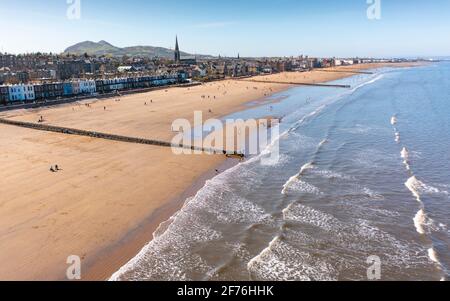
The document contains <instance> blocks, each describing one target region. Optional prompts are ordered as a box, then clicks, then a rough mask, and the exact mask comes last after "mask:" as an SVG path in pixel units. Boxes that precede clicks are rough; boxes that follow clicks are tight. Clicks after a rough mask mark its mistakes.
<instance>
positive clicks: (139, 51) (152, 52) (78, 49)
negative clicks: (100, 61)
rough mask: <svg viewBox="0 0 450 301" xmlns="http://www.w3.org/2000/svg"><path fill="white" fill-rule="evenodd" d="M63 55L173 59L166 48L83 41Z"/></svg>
mask: <svg viewBox="0 0 450 301" xmlns="http://www.w3.org/2000/svg"><path fill="white" fill-rule="evenodd" d="M64 53H70V54H77V55H83V54H85V53H87V54H89V55H96V56H101V55H112V56H116V57H121V56H124V55H127V56H130V57H134V56H140V57H151V58H153V57H156V56H157V57H162V58H173V57H174V51H173V50H171V49H168V48H163V47H153V46H133V47H124V48H120V47H116V46H114V45H111V44H110V43H108V42H106V41H100V42H98V43H96V42H91V41H85V42H81V43H78V44H75V45H73V46H70V47H69V48H67V49H66V50H64ZM181 55H182V56H191V55H192V54H189V53H186V52H181ZM199 56H200V57H204V56H203V55H199Z"/></svg>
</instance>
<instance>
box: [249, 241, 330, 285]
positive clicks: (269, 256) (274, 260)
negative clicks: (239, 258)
mask: <svg viewBox="0 0 450 301" xmlns="http://www.w3.org/2000/svg"><path fill="white" fill-rule="evenodd" d="M247 270H248V272H249V275H250V278H251V279H252V280H259V281H261V280H262V281H333V280H337V272H336V270H335V269H334V268H333V266H331V264H329V263H328V262H326V261H323V260H321V259H319V258H317V257H315V256H313V255H312V254H310V253H307V252H302V251H300V250H298V249H297V248H295V247H293V246H291V245H290V244H289V243H288V242H286V241H284V240H283V239H282V238H281V237H280V236H277V237H275V238H274V239H273V240H272V241H271V242H270V244H269V246H268V247H267V248H266V249H264V250H263V251H262V252H261V253H260V254H259V255H258V256H256V257H255V258H253V259H252V260H250V262H249V263H248V264H247Z"/></svg>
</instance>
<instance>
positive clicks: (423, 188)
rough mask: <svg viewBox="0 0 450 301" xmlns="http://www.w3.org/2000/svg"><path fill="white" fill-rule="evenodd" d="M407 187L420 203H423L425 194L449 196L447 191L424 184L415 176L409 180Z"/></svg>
mask: <svg viewBox="0 0 450 301" xmlns="http://www.w3.org/2000/svg"><path fill="white" fill-rule="evenodd" d="M405 185H406V187H407V188H408V189H409V190H410V191H411V192H412V193H413V195H414V196H415V197H416V199H417V200H418V201H419V202H422V200H421V196H422V195H423V194H448V192H447V191H441V190H439V189H438V188H436V187H433V186H431V185H427V184H425V183H424V182H422V181H420V180H418V179H417V178H416V177H415V176H412V177H411V178H409V180H408V181H407V182H406V183H405Z"/></svg>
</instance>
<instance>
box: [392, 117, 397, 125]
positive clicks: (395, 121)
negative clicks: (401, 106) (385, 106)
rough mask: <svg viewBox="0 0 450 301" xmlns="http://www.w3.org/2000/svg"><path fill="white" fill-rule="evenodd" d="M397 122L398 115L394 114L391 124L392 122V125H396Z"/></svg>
mask: <svg viewBox="0 0 450 301" xmlns="http://www.w3.org/2000/svg"><path fill="white" fill-rule="evenodd" d="M397 122H398V120H397V116H392V118H391V124H392V125H396V124H397Z"/></svg>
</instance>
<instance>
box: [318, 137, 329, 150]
mask: <svg viewBox="0 0 450 301" xmlns="http://www.w3.org/2000/svg"><path fill="white" fill-rule="evenodd" d="M327 143H328V139H323V140H322V141H321V142H320V143H319V148H321V147H322V146H324V145H325V144H327Z"/></svg>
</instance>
